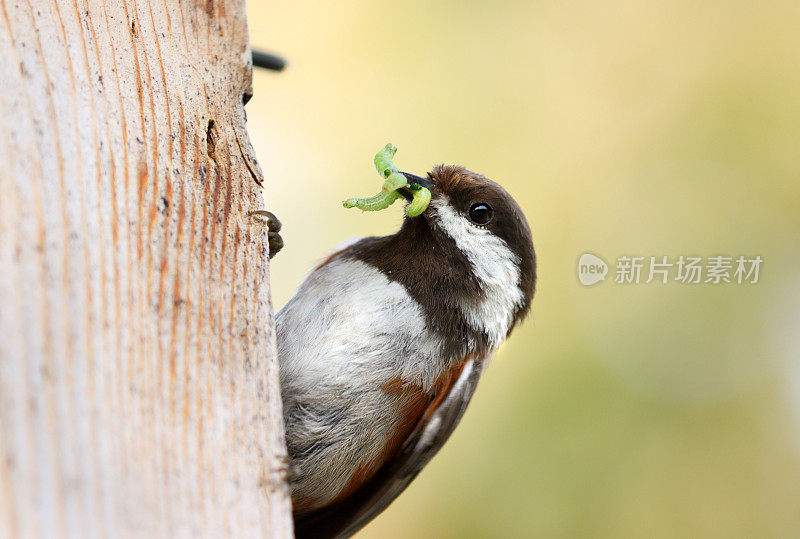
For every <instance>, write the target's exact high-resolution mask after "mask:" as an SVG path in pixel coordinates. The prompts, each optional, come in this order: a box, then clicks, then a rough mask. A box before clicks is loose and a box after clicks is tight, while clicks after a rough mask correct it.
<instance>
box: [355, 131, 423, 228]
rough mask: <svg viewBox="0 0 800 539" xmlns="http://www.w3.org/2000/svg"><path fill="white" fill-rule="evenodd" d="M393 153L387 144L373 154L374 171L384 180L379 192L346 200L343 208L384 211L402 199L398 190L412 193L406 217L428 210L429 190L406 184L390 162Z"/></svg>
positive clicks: (413, 184) (400, 173) (406, 181)
mask: <svg viewBox="0 0 800 539" xmlns="http://www.w3.org/2000/svg"><path fill="white" fill-rule="evenodd" d="M395 153H397V148H396V147H395V146H392V144H391V143H389V144H387V145H386V146H384V147H383V148H381V150H380V151H378V153H376V154H375V159H374V162H375V170H377V171H378V174H380V175H381V176H382V177H383V178H385V179H384V182H383V186H382V187H381V190H380V191H379V192H378V193H377V194H375V195H373V196H371V197H363V198H348V199H347V200H345V201H344V202H342V205H343V206H344V207H345V208H359V209H360V210H363V211H380V210H383V209H386V208H388V207H389V206H391V205H392V204H394V202H395V201H396V200H398V199H400V198H403V194H402V193H400V192H399V189H407V190H409V191H411V193H412V198H411V202H410V203H409V205H408V207H407V208H406V215H408V216H409V217H416V216H417V215H419V214H421V213H422V212H424V211H425V210H426V209H427V208H428V204H430V202H431V192H430V190H429V189H427V188H426V187H423V186H421V185H419V184H417V183H412V184H409V183H408V180H407V179H406V177H405V176H404V175H403V173H402V172H400V171H399V170H398V169H397V167H396V166H395V164H394V163H393V162H392V159H393V158H394V154H395Z"/></svg>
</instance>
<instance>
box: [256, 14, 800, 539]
mask: <svg viewBox="0 0 800 539" xmlns="http://www.w3.org/2000/svg"><path fill="white" fill-rule="evenodd" d="M248 15H249V25H250V31H251V38H252V42H253V45H254V46H255V47H261V48H267V49H271V50H276V51H280V52H281V53H283V54H285V55H286V56H287V57H288V59H289V61H290V66H289V68H288V69H287V70H286V71H285V72H284V73H281V74H273V73H263V72H259V73H256V74H255V80H254V87H255V97H254V99H253V101H252V102H251V103H250V104H249V105H248V115H249V128H250V132H251V135H252V138H253V141H254V144H255V146H256V151H257V153H258V155H259V158H260V163H261V166H262V168H263V170H264V172H265V174H266V176H267V178H268V183H267V186H266V193H265V198H266V203H267V206H268V207H269V208H270V209H272V210H274V211H275V212H276V213H277V214H278V215H279V216H280V218H281V219H282V220H283V222H284V232H283V237H284V239H285V240H286V248H285V249H284V251H283V252H282V253H281V255H280V256H279V257H278V258H277V259H276V261H275V263H274V264H273V266H272V285H273V291H274V298H275V303H276V306H278V307H280V306H281V305H283V303H284V302H285V301H286V300H287V299H288V298H289V296H290V295H291V294H292V292H293V290H294V289H295V287H296V286H297V285H298V284H299V282H300V281H301V279H302V277H303V275H304V274H305V272H306V271H307V270H308V269H309V268H310V267H311V265H312V264H313V263H314V262H315V261H316V260H318V259H319V258H321V257H322V256H323V255H324V254H325V253H326V251H328V250H330V249H331V248H332V247H333V246H334V245H335V244H337V243H338V242H339V241H341V240H344V239H346V238H349V237H353V236H360V235H374V234H386V233H390V232H392V231H393V230H395V229H396V227H397V226H398V223H399V221H400V218H401V212H402V210H401V207H400V205H399V204H398V205H396V206H395V207H392V208H391V209H390V210H389V211H385V212H381V213H380V214H362V213H361V212H358V211H354V210H351V211H346V210H344V209H342V208H341V207H340V206H339V202H340V201H341V200H342V199H343V198H345V197H347V196H352V195H359V194H369V193H371V192H372V191H374V190H375V189H376V186H377V185H378V182H379V179H378V177H377V175H376V174H375V172H374V171H373V169H372V163H371V158H372V155H373V153H374V152H375V151H376V150H377V149H378V148H379V147H380V146H381V145H383V144H384V143H385V142H387V141H392V142H393V143H395V144H396V145H397V146H398V147H399V153H398V154H397V157H396V162H397V163H398V164H399V166H400V167H401V168H402V169H404V170H409V171H413V172H417V173H424V172H425V171H427V170H428V169H430V167H431V166H432V165H434V164H437V163H441V162H445V163H459V164H463V165H465V166H467V167H468V168H470V169H473V170H475V171H478V172H482V173H484V174H486V175H487V176H489V177H491V178H493V179H495V180H497V181H499V182H500V183H502V184H503V185H504V186H506V187H507V189H508V190H509V191H510V192H511V193H512V194H513V195H514V196H515V197H516V198H517V200H518V201H519V203H520V205H521V206H522V207H523V209H524V210H525V212H526V214H527V216H528V219H529V221H530V223H531V226H532V228H533V233H534V241H535V244H536V247H537V252H538V255H539V287H538V292H537V295H536V299H535V301H534V309H533V316H532V318H530V319H528V320H527V321H526V323H525V324H524V325H522V326H521V327H520V328H518V329H517V330H516V332H515V334H514V335H513V336H512V338H511V339H510V340H509V342H508V343H507V344H505V345H504V346H503V348H502V349H501V350H500V351H499V353H498V354H497V355H496V357H495V358H494V360H493V362H492V364H491V366H490V368H489V369H488V371H487V373H486V374H485V376H484V377H483V380H482V381H481V385H480V387H479V389H478V392H477V394H476V397H475V399H474V400H473V403H472V405H471V406H470V409H469V411H468V413H467V415H466V417H465V419H464V421H463V422H462V424H461V426H460V427H459V429H457V431H456V432H455V434H454V435H453V437H452V439H451V440H450V442H449V443H448V444H447V446H446V447H445V448H444V449H443V450H442V452H441V453H440V454H439V456H438V457H437V458H435V459H434V461H433V462H432V463H431V464H430V465H429V466H428V468H427V469H426V470H425V471H424V472H423V473H422V474H421V475H420V477H419V478H418V479H417V481H416V482H415V483H414V484H413V485H412V486H411V487H410V488H409V489H408V490H407V491H406V493H405V494H404V495H402V496H401V497H400V498H399V499H398V500H397V501H396V502H395V503H394V504H393V505H392V506H391V508H390V509H388V510H387V511H386V512H385V513H384V514H383V515H382V516H380V517H379V518H378V519H377V520H376V521H375V522H374V523H373V524H371V525H370V526H369V527H367V528H366V529H365V530H364V531H363V532H362V536H363V537H409V538H410V537H502V536H508V537H530V536H538V537H576V536H590V537H686V536H695V537H697V536H704V537H745V536H747V537H778V536H780V537H789V536H795V537H796V536H799V535H800V364H798V355H799V354H800V333H798V322H799V319H800V282H799V281H798V278H799V277H800V271H798V268H800V250H798V240H799V239H800V171H799V170H798V157H799V153H798V149H799V148H798V146H799V144H798V143H799V142H800V38H798V35H800V34H798V32H800V3H798V2H797V1H796V0H786V1H770V0H763V1H760V2H752V1H738V0H701V1H680V0H665V1H661V2H655V1H650V2H641V1H639V2H635V1H622V0H609V1H604V2H600V1H588V0H587V1H569V2H541V1H537V2H521V1H520V2H499V1H495V2H482V3H478V2H456V1H444V2H436V3H433V2H421V1H419V2H380V1H374V2H353V1H340V2H310V1H307V0H301V1H295V2H283V3H266V2H256V1H251V2H250V5H249V9H248ZM584 251H592V252H596V253H599V254H601V255H603V256H604V257H605V258H606V259H607V260H608V261H609V262H612V263H613V261H614V260H615V259H616V257H618V256H620V255H626V254H627V255H644V256H649V255H657V256H660V255H670V256H678V255H682V254H683V255H701V256H712V255H717V254H726V255H731V256H736V255H740V254H743V255H756V254H758V255H761V256H762V258H763V259H764V264H763V266H762V272H761V282H759V283H758V284H757V285H754V286H746V285H718V286H712V285H699V286H685V285H680V284H677V283H671V284H668V285H661V284H650V285H644V284H640V285H638V286H621V285H617V284H614V283H613V282H605V283H602V284H599V285H597V286H595V287H592V288H584V287H583V286H581V285H580V284H579V283H578V281H577V279H576V276H575V264H576V260H577V257H578V256H579V255H580V254H581V253H583V252H584ZM612 270H613V267H612Z"/></svg>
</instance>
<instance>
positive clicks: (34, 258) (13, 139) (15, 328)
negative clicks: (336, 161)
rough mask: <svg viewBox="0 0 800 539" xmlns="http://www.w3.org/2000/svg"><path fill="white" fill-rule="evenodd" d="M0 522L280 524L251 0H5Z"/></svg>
mask: <svg viewBox="0 0 800 539" xmlns="http://www.w3.org/2000/svg"><path fill="white" fill-rule="evenodd" d="M0 51H1V52H2V55H3V59H2V61H0V126H2V144H0V537H16V536H21V537H38V536H46V537H60V536H71V537H93V536H94V537H97V536H103V537H108V536H115V537H126V536H147V537H154V536H156V537H157V536H162V537H163V536H169V537H173V536H215V537H219V536H236V537H243V536H254V535H259V536H262V537H263V536H266V535H268V536H272V537H286V536H290V535H291V533H292V532H291V511H290V508H289V497H288V491H287V486H286V482H285V468H286V458H285V448H284V440H283V431H282V422H281V408H280V406H281V403H280V392H279V387H278V382H277V365H276V359H275V339H274V327H273V312H272V305H271V299H270V289H269V275H268V270H269V263H268V262H269V261H268V252H267V249H268V247H267V241H266V239H267V238H266V230H265V229H264V225H263V223H261V222H259V221H258V220H255V219H250V218H248V217H247V215H246V213H247V212H248V211H249V210H253V209H260V208H263V206H264V205H263V200H262V197H261V190H260V187H259V185H260V184H261V182H262V178H261V172H260V169H259V167H258V164H257V163H256V162H255V159H254V156H253V151H252V148H251V146H250V142H249V139H248V137H247V133H246V131H245V123H244V122H245V120H244V109H243V104H242V96H243V94H244V93H246V92H249V91H250V80H251V68H250V50H249V46H248V37H247V26H246V21H245V15H244V1H243V0H225V1H222V0H214V1H212V0H208V1H202V2H196V1H188V0H183V1H178V0H125V1H123V0H119V1H111V0H0Z"/></svg>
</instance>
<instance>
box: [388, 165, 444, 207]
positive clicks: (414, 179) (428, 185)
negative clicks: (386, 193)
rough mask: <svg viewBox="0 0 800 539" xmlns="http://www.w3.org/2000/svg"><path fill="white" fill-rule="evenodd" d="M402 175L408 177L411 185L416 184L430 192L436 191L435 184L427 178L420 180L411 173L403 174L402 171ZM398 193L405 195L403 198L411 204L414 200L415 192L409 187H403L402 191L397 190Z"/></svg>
mask: <svg viewBox="0 0 800 539" xmlns="http://www.w3.org/2000/svg"><path fill="white" fill-rule="evenodd" d="M400 174H402V175H403V176H405V177H406V180H408V183H409V184H412V183H416V184H418V185H420V186H422V187H425V188H426V189H428V190H430V191H433V190H434V189H435V186H434V185H433V182H432V181H430V180H429V179H427V178H420V177H419V176H415V175H414V174H411V173H410V172H402V171H401V172H400ZM397 192H398V193H400V194H401V195H403V198H405V199H406V200H408V201H409V202H411V199H412V198H414V191H412V190H411V189H409V188H408V187H401V188H400V189H398V190H397Z"/></svg>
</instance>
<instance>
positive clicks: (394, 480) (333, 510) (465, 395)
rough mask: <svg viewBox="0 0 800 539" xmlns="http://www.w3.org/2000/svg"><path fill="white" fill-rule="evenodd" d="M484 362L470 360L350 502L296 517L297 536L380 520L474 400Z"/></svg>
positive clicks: (346, 531) (346, 530)
mask: <svg viewBox="0 0 800 539" xmlns="http://www.w3.org/2000/svg"><path fill="white" fill-rule="evenodd" d="M482 370H483V362H482V361H476V360H474V359H468V360H467V361H466V363H465V364H464V368H463V369H462V371H461V374H460V375H459V377H458V380H456V382H455V384H453V386H452V388H451V389H450V392H449V393H448V394H447V396H446V397H445V398H444V399H443V400H442V401H441V403H440V404H439V406H438V407H437V408H436V409H435V410H433V411H431V412H430V413H429V414H427V415H426V418H425V419H424V420H422V421H421V422H420V424H419V425H417V427H416V428H415V429H414V431H413V432H412V433H411V436H409V437H408V440H406V442H405V444H403V447H402V448H401V449H400V452H399V453H398V454H397V456H396V457H395V458H393V459H392V460H390V461H389V462H387V463H386V464H385V465H384V466H383V467H382V468H381V469H380V470H378V472H377V473H376V474H375V476H374V477H372V478H371V479H370V480H369V481H367V483H365V484H364V485H363V486H362V487H361V488H359V489H358V490H357V491H356V492H355V493H353V494H352V495H350V496H348V497H347V498H346V499H344V500H342V501H340V502H337V503H334V504H332V505H329V506H327V507H323V508H322V509H318V510H316V511H312V512H310V513H305V514H300V515H297V516H295V522H294V524H295V536H296V537H298V538H300V537H319V538H322V537H350V536H352V535H353V534H355V533H356V532H357V531H359V530H360V529H361V528H363V527H364V526H366V525H367V523H369V522H370V521H371V520H372V519H373V518H375V517H376V516H378V514H379V513H381V512H382V511H383V510H384V509H386V508H387V507H388V506H389V504H390V503H392V502H393V501H394V499H395V498H397V497H398V496H399V495H400V493H401V492H403V491H404V490H405V489H406V487H407V486H408V485H409V484H410V483H411V481H413V480H414V478H415V477H416V476H417V474H418V473H419V472H420V471H421V470H422V468H424V467H425V465H426V464H428V462H429V461H430V460H431V459H432V458H433V456H434V455H435V454H436V453H437V452H438V451H439V449H441V447H442V446H443V445H444V443H445V442H446V441H447V439H448V438H449V437H450V434H452V432H453V430H454V429H455V428H456V425H458V422H459V421H460V420H461V417H462V416H463V415H464V411H465V410H466V409H467V405H468V404H469V401H470V399H472V395H473V393H475V388H476V387H477V385H478V378H480V375H481V371H482Z"/></svg>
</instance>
